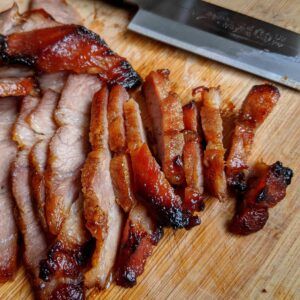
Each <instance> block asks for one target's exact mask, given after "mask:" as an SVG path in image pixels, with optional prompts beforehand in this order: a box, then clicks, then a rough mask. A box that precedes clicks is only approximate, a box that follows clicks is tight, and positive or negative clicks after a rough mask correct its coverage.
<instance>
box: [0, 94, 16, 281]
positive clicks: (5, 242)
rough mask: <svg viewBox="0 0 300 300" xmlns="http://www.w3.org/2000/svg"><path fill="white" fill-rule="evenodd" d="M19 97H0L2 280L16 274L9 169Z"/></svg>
mask: <svg viewBox="0 0 300 300" xmlns="http://www.w3.org/2000/svg"><path fill="white" fill-rule="evenodd" d="M17 102H18V100H17V99H16V98H5V99H1V100H0V115H1V117H0V153H1V157H0V168H1V174H0V228H1V230H0V282H6V281H7V280H10V279H12V278H13V276H14V274H15V272H16V268H17V240H18V230H17V226H16V222H15V218H14V213H13V211H14V203H13V197H12V191H11V185H10V169H11V165H12V162H13V160H14V159H15V156H16V153H17V147H16V145H15V143H14V142H13V141H11V139H10V136H11V130H12V126H13V124H14V122H15V119H16V116H17V111H18V110H17Z"/></svg>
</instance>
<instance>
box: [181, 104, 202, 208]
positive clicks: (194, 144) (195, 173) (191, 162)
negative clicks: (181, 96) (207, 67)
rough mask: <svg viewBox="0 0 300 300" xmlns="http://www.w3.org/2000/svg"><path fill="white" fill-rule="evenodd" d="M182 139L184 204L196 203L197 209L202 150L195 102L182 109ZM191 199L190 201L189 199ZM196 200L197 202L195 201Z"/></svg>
mask: <svg viewBox="0 0 300 300" xmlns="http://www.w3.org/2000/svg"><path fill="white" fill-rule="evenodd" d="M183 117H184V127H185V133H184V139H185V144H184V148H183V167H184V173H185V180H186V184H187V187H186V189H185V201H184V202H185V203H192V202H195V201H196V202H198V204H196V205H198V207H199V209H200V208H202V207H203V197H202V194H203V189H204V187H203V186H204V183H203V181H204V179H203V162H202V159H203V150H202V147H201V136H200V134H199V131H200V130H199V124H200V119H199V113H198V109H197V107H196V104H195V102H190V103H189V104H187V105H185V106H184V107H183ZM190 197H192V199H191V198H190ZM196 199H198V201H197V200H196Z"/></svg>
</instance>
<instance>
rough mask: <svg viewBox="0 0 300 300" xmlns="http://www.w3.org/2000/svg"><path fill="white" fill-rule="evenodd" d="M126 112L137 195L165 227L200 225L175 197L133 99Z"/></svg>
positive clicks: (127, 104)
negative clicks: (151, 147) (149, 142)
mask: <svg viewBox="0 0 300 300" xmlns="http://www.w3.org/2000/svg"><path fill="white" fill-rule="evenodd" d="M124 112H125V124H126V136H127V141H128V148H129V152H130V157H131V162H132V169H133V174H134V185H135V188H136V192H137V193H138V194H139V195H140V197H141V198H142V199H143V201H144V203H145V204H146V205H147V206H148V207H149V208H150V209H152V210H153V211H154V212H155V214H156V215H157V216H158V217H159V218H160V221H161V222H162V223H163V224H164V225H166V226H172V227H173V228H182V227H190V226H193V225H196V224H199V221H198V218H197V217H193V216H191V215H190V213H188V212H185V211H183V208H182V201H181V199H180V197H179V196H178V195H176V194H175V191H174V189H173V188H172V187H171V185H170V184H169V182H168V180H167V179H166V177H165V175H164V173H163V172H162V171H161V170H160V167H159V165H158V164H157V162H156V160H155V159H154V157H153V156H152V154H151V152H150V150H149V148H148V146H147V144H146V143H145V142H144V133H143V131H141V130H142V127H141V124H142V121H141V116H140V111H139V107H138V104H137V103H136V102H135V101H134V100H133V99H131V100H129V101H127V102H126V103H125V105H124Z"/></svg>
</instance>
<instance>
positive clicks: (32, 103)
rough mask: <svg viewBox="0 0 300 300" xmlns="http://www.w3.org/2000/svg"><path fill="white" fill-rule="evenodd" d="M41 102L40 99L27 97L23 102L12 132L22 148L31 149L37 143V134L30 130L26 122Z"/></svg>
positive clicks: (13, 137)
mask: <svg viewBox="0 0 300 300" xmlns="http://www.w3.org/2000/svg"><path fill="white" fill-rule="evenodd" d="M39 101H40V98H39V97H32V96H26V97H25V98H23V100H22V106H21V110H20V115H19V117H18V118H17V120H16V123H15V124H14V127H13V131H12V139H13V140H14V141H16V142H17V144H18V146H19V147H20V148H31V147H32V146H33V145H34V144H35V142H36V134H35V133H34V132H33V130H32V129H31V128H30V126H29V124H28V123H27V122H26V120H27V118H28V117H29V115H30V113H31V112H32V111H33V109H34V108H35V107H36V106H37V104H38V102H39Z"/></svg>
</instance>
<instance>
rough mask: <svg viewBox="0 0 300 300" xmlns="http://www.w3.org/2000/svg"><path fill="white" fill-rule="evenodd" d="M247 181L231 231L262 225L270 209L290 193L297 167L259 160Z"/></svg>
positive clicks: (251, 229) (248, 230)
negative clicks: (288, 191)
mask: <svg viewBox="0 0 300 300" xmlns="http://www.w3.org/2000/svg"><path fill="white" fill-rule="evenodd" d="M253 173H254V174H253V175H252V176H250V178H249V179H248V182H247V190H246V192H245V195H244V197H243V201H242V202H241V203H240V205H239V207H238V210H237V212H236V214H235V216H234V217H233V219H232V222H231V225H230V231H231V232H233V233H236V234H241V235H247V234H250V233H253V232H256V231H259V230H260V229H262V228H263V227H264V226H265V224H266V223H267V220H268V217H269V213H268V209H269V208H272V207H274V206H275V205H276V204H277V203H278V202H280V201H281V200H282V199H283V198H284V197H285V195H286V189H287V186H288V185H289V184H290V183H291V180H292V177H293V171H292V170H291V169H289V168H286V167H284V166H283V165H282V163H281V162H279V161H278V162H276V163H274V164H273V165H271V166H268V165H266V164H265V163H258V164H257V165H256V166H255V168H254V171H253Z"/></svg>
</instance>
